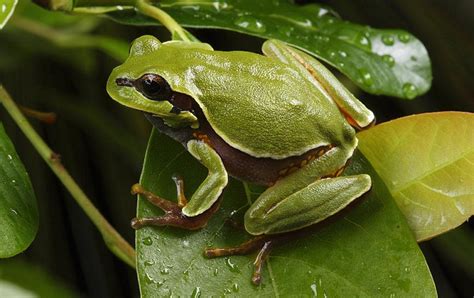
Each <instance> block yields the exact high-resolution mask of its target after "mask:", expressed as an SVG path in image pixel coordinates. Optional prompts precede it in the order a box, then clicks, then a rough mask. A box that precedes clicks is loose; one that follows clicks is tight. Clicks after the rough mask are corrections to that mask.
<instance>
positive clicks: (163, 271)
mask: <svg viewBox="0 0 474 298" xmlns="http://www.w3.org/2000/svg"><path fill="white" fill-rule="evenodd" d="M160 273H161V274H165V275H166V274H170V269H169V268H168V267H165V268H163V269H161V270H160Z"/></svg>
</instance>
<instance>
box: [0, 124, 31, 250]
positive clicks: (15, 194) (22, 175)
mask: <svg viewBox="0 0 474 298" xmlns="http://www.w3.org/2000/svg"><path fill="white" fill-rule="evenodd" d="M0 173H1V175H0V243H1V244H2V245H0V258H7V257H12V256H14V255H16V254H19V253H20V252H22V251H24V250H25V249H26V248H28V246H29V245H30V244H31V242H32V241H33V239H34V238H35V236H36V232H37V231H38V209H37V206H36V198H35V194H34V192H33V188H32V187H31V182H30V178H29V177H28V174H27V173H26V171H25V168H24V167H23V164H22V163H21V160H20V158H19V157H18V155H17V153H16V151H15V148H14V147H13V144H12V143H11V141H10V139H9V138H8V136H7V135H6V133H5V130H4V129H3V126H2V125H1V124H0Z"/></svg>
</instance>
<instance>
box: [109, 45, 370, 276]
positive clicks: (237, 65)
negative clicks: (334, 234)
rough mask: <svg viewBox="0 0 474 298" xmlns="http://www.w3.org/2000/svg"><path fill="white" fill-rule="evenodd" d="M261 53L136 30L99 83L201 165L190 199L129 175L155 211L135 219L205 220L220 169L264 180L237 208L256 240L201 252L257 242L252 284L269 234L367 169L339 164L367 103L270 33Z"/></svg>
mask: <svg viewBox="0 0 474 298" xmlns="http://www.w3.org/2000/svg"><path fill="white" fill-rule="evenodd" d="M262 51H263V53H264V54H265V55H259V54H255V53H250V52H243V51H232V52H222V51H214V50H213V49H212V48H211V46H209V45H208V44H204V43H196V42H184V41H169V42H164V43H161V42H160V41H159V40H158V39H156V38H155V37H152V36H142V37H140V38H138V39H136V40H135V41H134V42H133V44H132V47H131V50H130V56H129V57H128V59H127V60H126V61H125V63H123V64H122V65H120V66H118V67H116V68H115V69H114V70H113V72H112V74H111V75H110V78H109V80H108V82H107V92H108V93H109V95H110V96H111V97H112V98H113V99H114V100H116V101H118V102H119V103H121V104H123V105H125V106H127V107H130V108H133V109H137V110H140V111H143V112H145V114H146V116H147V117H148V118H149V120H150V121H151V122H152V123H153V124H154V126H155V127H156V128H157V129H158V130H160V131H161V132H163V133H165V134H167V135H169V136H171V137H172V138H174V139H175V140H177V141H178V142H181V143H182V144H183V145H184V147H185V148H186V149H187V150H188V151H189V153H190V154H191V155H193V156H194V157H195V158H196V159H198V160H199V161H200V162H201V163H202V165H204V166H205V167H206V168H207V169H208V176H207V177H206V178H205V180H204V181H203V182H202V184H201V185H200V186H199V187H198V188H197V190H196V191H195V192H194V194H193V195H192V197H191V198H190V200H189V202H188V200H187V199H186V198H185V196H184V193H183V183H182V180H181V179H179V178H177V177H175V182H176V185H177V189H178V200H177V201H178V202H177V203H174V202H171V201H168V200H165V199H163V198H160V197H158V196H156V195H154V194H152V193H150V192H148V191H147V190H145V189H143V188H142V187H141V186H140V185H135V186H134V187H133V191H134V192H135V193H139V194H142V195H144V196H145V197H146V198H147V199H148V200H149V201H150V202H152V203H153V204H155V205H156V206H158V207H159V208H161V209H163V210H164V211H165V214H164V215H163V216H160V217H152V218H138V219H137V218H135V219H133V220H132V226H133V227H134V228H141V227H143V226H145V225H158V226H163V225H169V226H176V227H181V228H186V229H198V228H201V227H203V226H204V225H205V224H206V223H207V221H208V219H209V217H210V216H211V215H212V214H213V213H214V212H215V211H216V210H217V208H218V206H219V201H220V200H219V198H220V196H221V194H222V191H223V190H224V188H225V186H226V184H227V181H228V174H230V175H232V176H234V177H236V178H238V179H241V180H244V181H248V182H251V183H255V184H260V185H265V186H268V188H267V189H266V190H265V191H264V192H263V193H262V194H261V195H260V197H259V198H258V199H257V200H256V201H255V202H254V203H253V204H252V205H251V206H250V208H249V209H248V210H247V212H246V214H245V217H244V226H245V229H246V231H247V232H248V233H250V234H252V235H256V236H257V237H256V238H255V239H256V240H255V241H250V242H248V243H245V244H243V245H242V246H240V247H237V248H229V249H209V250H207V251H206V254H207V255H208V256H211V257H212V256H221V255H228V254H236V253H245V252H248V251H251V250H252V249H261V251H260V253H259V254H258V257H257V261H256V268H255V273H254V276H253V281H254V283H259V282H260V269H261V264H262V262H263V261H264V257H265V256H266V255H267V254H268V251H269V249H270V247H271V243H272V240H271V239H272V235H273V236H275V237H277V238H278V236H277V235H281V234H284V233H287V232H291V231H295V230H299V229H302V228H304V227H307V226H309V225H313V224H315V223H318V222H320V221H322V220H324V219H326V218H328V217H330V216H331V215H333V214H335V213H337V212H338V211H340V210H342V209H344V208H345V207H346V206H347V205H349V204H350V203H351V202H352V201H354V200H355V199H357V198H358V197H360V196H362V195H363V194H364V193H366V192H367V191H369V189H370V187H371V179H370V176H368V175H366V174H360V175H353V176H341V175H340V174H341V173H342V171H343V170H344V168H345V166H346V164H347V163H348V161H349V159H350V158H351V156H352V154H353V152H354V150H355V148H356V147H357V138H356V136H355V129H354V127H355V128H357V129H361V128H365V127H368V126H370V125H371V124H373V123H374V115H373V114H372V112H371V111H370V110H368V109H367V108H366V107H365V106H364V105H363V104H362V103H361V102H359V101H358V100H357V99H356V98H355V97H354V96H353V95H352V94H351V93H350V92H349V91H348V90H347V89H346V88H345V87H344V86H343V85H342V84H341V83H340V82H339V81H338V80H337V79H336V78H335V77H334V75H333V74H331V72H330V71H329V70H327V69H326V68H325V67H324V66H323V65H322V64H321V63H320V62H318V61H317V60H316V59H314V58H312V57H311V56H309V55H307V54H305V53H303V52H301V51H299V50H297V49H294V48H291V47H289V46H287V45H286V44H284V43H283V42H281V41H277V40H268V41H266V42H265V43H264V44H263V47H262ZM262 239H263V240H262Z"/></svg>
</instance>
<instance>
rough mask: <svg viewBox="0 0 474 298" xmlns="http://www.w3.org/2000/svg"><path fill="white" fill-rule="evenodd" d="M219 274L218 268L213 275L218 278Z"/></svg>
mask: <svg viewBox="0 0 474 298" xmlns="http://www.w3.org/2000/svg"><path fill="white" fill-rule="evenodd" d="M218 273H219V270H218V269H217V268H216V269H214V272H213V273H212V274H213V275H214V276H217V274H218Z"/></svg>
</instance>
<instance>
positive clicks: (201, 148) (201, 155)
mask: <svg viewBox="0 0 474 298" xmlns="http://www.w3.org/2000/svg"><path fill="white" fill-rule="evenodd" d="M186 146H187V147H188V151H189V153H191V155H193V156H194V157H195V158H196V159H197V160H199V162H200V163H201V164H202V165H203V166H205V167H206V168H207V169H208V170H209V173H208V175H207V177H206V179H204V181H203V182H202V183H201V185H199V187H198V188H197V190H196V191H195V192H194V194H193V195H192V197H191V199H190V200H189V203H188V204H187V205H186V206H185V207H184V208H183V210H182V211H183V214H184V215H186V216H190V217H192V216H197V215H199V214H201V213H203V212H205V211H206V210H208V209H209V208H211V206H212V205H213V204H214V203H215V202H216V201H217V199H218V198H219V196H220V195H221V193H222V190H223V189H224V187H225V186H226V185H227V181H228V178H227V171H226V169H225V167H224V164H223V163H222V160H221V158H220V156H219V155H218V154H217V152H216V151H214V149H213V148H212V147H211V146H209V145H208V144H206V143H205V142H202V141H197V140H190V141H189V142H188V143H187V144H186Z"/></svg>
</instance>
